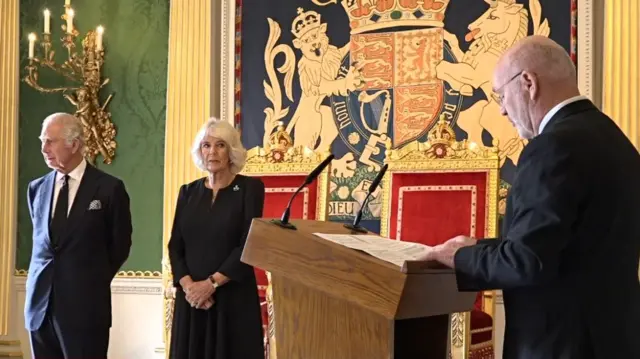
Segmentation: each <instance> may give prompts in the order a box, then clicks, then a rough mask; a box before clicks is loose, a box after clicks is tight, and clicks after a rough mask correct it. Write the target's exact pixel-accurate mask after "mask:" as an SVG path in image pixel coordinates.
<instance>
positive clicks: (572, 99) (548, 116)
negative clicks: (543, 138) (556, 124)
mask: <svg viewBox="0 0 640 359" xmlns="http://www.w3.org/2000/svg"><path fill="white" fill-rule="evenodd" d="M588 99H589V98H588V97H587V96H582V95H578V96H573V97H570V98H568V99H566V100H564V101H562V102H560V103H559V104H557V105H555V106H554V107H553V108H552V109H551V111H549V112H547V114H546V115H545V116H544V117H543V118H542V122H540V128H539V129H538V134H541V133H542V130H544V128H545V126H547V124H548V123H549V121H551V118H552V117H553V115H555V114H556V113H557V112H558V111H560V109H561V108H563V107H565V106H567V105H568V104H570V103H574V102H576V101H580V100H588Z"/></svg>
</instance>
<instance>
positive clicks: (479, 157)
mask: <svg viewBox="0 0 640 359" xmlns="http://www.w3.org/2000/svg"><path fill="white" fill-rule="evenodd" d="M439 125H443V126H444V127H446V128H445V130H446V131H445V132H448V133H449V134H452V135H453V131H452V130H451V129H450V127H448V126H446V125H444V123H443V121H442V120H441V121H440V122H439ZM444 127H440V130H442V129H443V128H444ZM434 130H436V128H434ZM434 130H432V133H430V136H429V137H430V138H429V140H428V141H427V142H418V141H415V142H412V143H410V144H408V145H406V146H405V147H403V148H401V149H397V150H393V149H387V158H386V160H385V162H386V163H387V164H388V166H389V167H388V169H387V173H386V174H385V176H384V178H383V180H382V203H383V207H382V211H381V218H382V219H383V220H382V221H381V226H380V227H381V228H380V232H381V235H382V236H385V237H389V236H390V221H391V217H392V213H391V211H392V196H393V177H394V175H395V174H409V175H410V174H420V173H434V174H436V173H454V172H461V173H470V172H485V173H486V174H487V179H486V184H487V188H486V197H485V198H486V202H485V214H486V221H485V226H484V229H485V230H484V237H485V238H496V237H497V236H498V229H497V227H498V190H499V158H498V154H497V153H496V152H495V150H494V149H492V148H481V147H480V146H478V145H476V144H474V143H469V142H466V141H461V142H457V141H455V135H453V136H450V137H449V136H447V137H446V138H443V137H442V136H440V135H439V134H435V135H434V133H435V132H436V131H434ZM449 131H450V132H449ZM461 234H462V233H461ZM394 238H395V236H394ZM495 296H496V294H495V291H484V292H483V297H482V303H483V311H484V312H485V313H487V314H489V315H490V316H491V317H492V319H493V320H492V327H491V340H490V343H491V344H492V345H493V346H494V348H495V338H494V336H495ZM470 323H471V312H464V313H454V314H453V315H452V316H451V327H450V337H449V345H450V354H451V357H452V358H453V359H469V358H470V352H471V351H481V350H482V349H485V350H487V349H488V348H484V347H488V346H489V345H488V344H486V342H483V343H480V344H479V345H472V343H471V335H472V334H473V333H472V332H471V326H470Z"/></svg>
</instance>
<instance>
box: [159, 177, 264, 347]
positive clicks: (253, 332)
mask: <svg viewBox="0 0 640 359" xmlns="http://www.w3.org/2000/svg"><path fill="white" fill-rule="evenodd" d="M205 181H206V179H205V178H202V179H199V180H196V181H194V182H192V183H189V184H187V185H183V186H182V187H181V188H180V194H179V196H178V204H177V207H176V214H175V219H174V223H173V229H172V232H171V239H170V240H169V258H170V260H171V267H172V271H173V280H174V285H175V286H176V288H177V289H178V290H177V292H176V300H175V307H174V309H175V310H174V316H173V327H172V330H171V344H170V358H172V359H263V358H264V347H263V342H262V340H263V339H262V318H261V315H260V302H259V299H258V291H257V287H256V278H255V275H254V272H253V267H251V266H249V265H247V264H244V263H242V262H240V256H241V255H242V250H243V247H244V243H245V241H246V236H247V232H248V230H249V226H250V224H251V220H252V219H253V218H255V217H261V216H262V209H263V205H264V184H263V183H262V181H260V180H259V179H256V178H252V177H246V176H242V175H237V176H236V177H235V179H234V180H233V182H231V184H230V185H229V186H227V187H225V188H221V189H220V190H219V191H218V194H217V196H216V200H215V202H214V203H213V205H212V204H211V199H212V193H213V192H212V191H211V190H210V189H209V188H207V187H205ZM215 272H220V273H222V274H224V275H225V276H227V277H229V278H230V280H229V281H228V282H227V283H226V284H224V285H222V286H220V287H218V289H217V290H216V292H215V294H214V300H215V304H214V305H213V306H212V307H211V308H210V309H209V310H202V309H195V308H192V307H191V305H190V304H189V303H188V302H187V300H186V299H185V293H184V291H182V289H181V287H180V283H179V280H180V279H181V278H182V277H184V276H185V275H191V278H192V279H193V280H194V281H200V280H204V279H206V278H207V277H208V276H209V275H211V274H213V273H215Z"/></svg>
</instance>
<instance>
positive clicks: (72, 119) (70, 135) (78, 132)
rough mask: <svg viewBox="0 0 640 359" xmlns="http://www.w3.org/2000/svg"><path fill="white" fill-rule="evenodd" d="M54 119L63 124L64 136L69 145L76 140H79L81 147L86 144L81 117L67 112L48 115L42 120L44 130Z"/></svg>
mask: <svg viewBox="0 0 640 359" xmlns="http://www.w3.org/2000/svg"><path fill="white" fill-rule="evenodd" d="M54 121H55V122H60V123H61V124H62V136H64V140H65V142H66V143H67V145H71V144H72V143H73V141H74V140H77V141H78V142H79V143H80V147H82V146H84V127H83V126H82V121H80V119H78V118H77V117H76V116H74V115H71V114H68V113H65V112H57V113H54V114H51V115H49V116H47V117H46V118H45V119H44V121H42V129H43V130H44V128H45V127H47V126H49V124H51V123H52V122H54Z"/></svg>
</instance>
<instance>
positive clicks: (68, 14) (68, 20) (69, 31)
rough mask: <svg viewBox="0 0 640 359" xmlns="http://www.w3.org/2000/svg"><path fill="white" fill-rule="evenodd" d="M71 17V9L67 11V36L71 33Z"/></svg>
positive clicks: (72, 13)
mask: <svg viewBox="0 0 640 359" xmlns="http://www.w3.org/2000/svg"><path fill="white" fill-rule="evenodd" d="M73 15H74V12H73V9H69V11H67V34H72V33H73Z"/></svg>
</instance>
